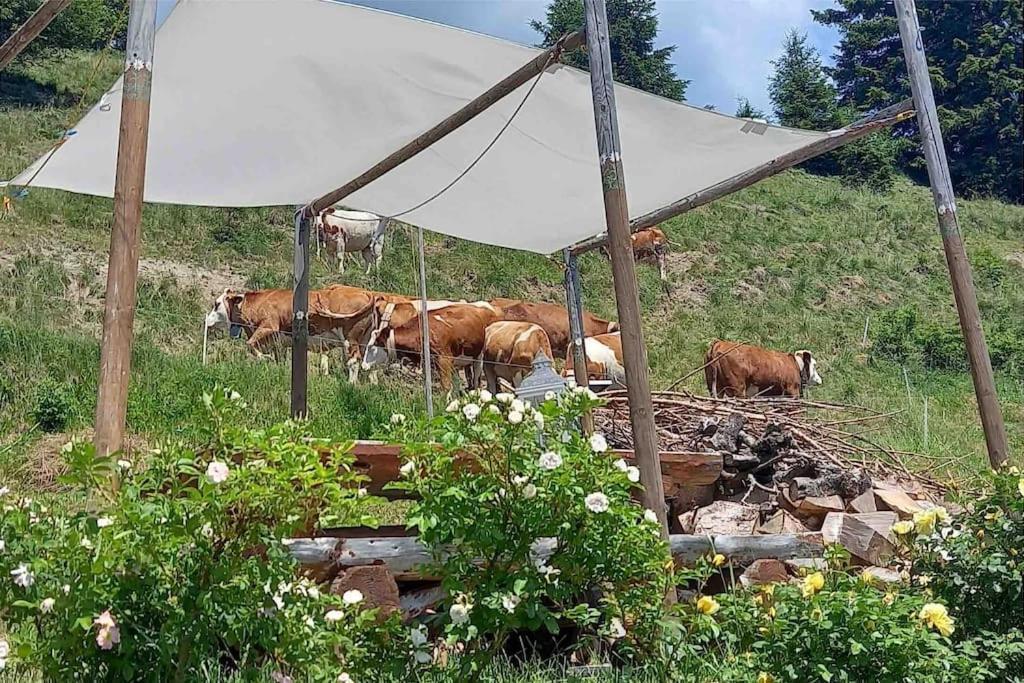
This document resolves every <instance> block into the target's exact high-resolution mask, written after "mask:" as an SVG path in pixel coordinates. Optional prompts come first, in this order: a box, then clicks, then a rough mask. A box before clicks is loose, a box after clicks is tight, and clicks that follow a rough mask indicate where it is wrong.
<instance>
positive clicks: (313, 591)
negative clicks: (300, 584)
mask: <svg viewBox="0 0 1024 683" xmlns="http://www.w3.org/2000/svg"><path fill="white" fill-rule="evenodd" d="M306 597H308V598H309V599H310V600H319V599H320V590H319V589H318V588H317V587H316V586H310V587H309V588H307V589H306Z"/></svg>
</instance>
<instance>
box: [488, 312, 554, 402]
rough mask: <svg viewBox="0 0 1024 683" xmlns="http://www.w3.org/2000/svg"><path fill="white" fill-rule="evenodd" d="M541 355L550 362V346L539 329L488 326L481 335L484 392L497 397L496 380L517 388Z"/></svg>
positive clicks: (503, 324) (511, 323) (502, 322)
mask: <svg viewBox="0 0 1024 683" xmlns="http://www.w3.org/2000/svg"><path fill="white" fill-rule="evenodd" d="M538 351H543V352H544V355H545V356H547V357H548V359H550V360H554V358H553V357H552V355H551V342H550V341H548V335H547V333H545V332H544V330H543V329H542V328H541V326H540V325H535V324H533V323H524V322H516V321H512V320H499V321H498V322H496V323H491V324H490V325H488V326H487V330H486V333H485V335H484V378H485V379H486V380H487V389H488V390H489V391H491V392H494V393H496V392H497V391H498V390H499V387H498V380H505V381H506V382H508V383H509V384H511V385H512V386H513V387H518V386H519V383H520V382H521V381H522V380H523V377H524V376H525V375H528V374H529V373H530V371H531V370H532V369H533V359H534V358H535V357H536V355H537V352H538Z"/></svg>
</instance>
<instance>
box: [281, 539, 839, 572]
mask: <svg viewBox="0 0 1024 683" xmlns="http://www.w3.org/2000/svg"><path fill="white" fill-rule="evenodd" d="M288 548H289V550H290V551H291V553H292V555H293V556H294V557H295V559H296V560H297V561H298V562H299V564H300V565H303V566H323V565H325V564H331V565H333V566H335V567H337V568H338V569H344V568H347V567H357V566H364V565H375V564H384V565H386V566H387V568H388V570H389V571H390V572H391V575H392V576H393V577H394V578H395V579H396V580H398V581H424V580H437V579H439V578H440V577H438V576H436V572H432V571H430V568H429V565H430V563H431V556H430V553H429V552H428V551H427V549H426V548H425V547H424V546H423V545H421V544H420V542H419V539H417V538H415V537H409V538H354V539H340V540H339V539H336V538H299V539H292V540H290V541H289V542H288ZM669 548H670V550H671V552H672V556H673V558H674V559H675V561H676V563H677V564H679V565H681V566H682V565H692V564H693V563H694V562H695V561H696V560H697V559H698V558H700V557H703V556H707V555H709V554H712V553H722V554H723V555H725V556H726V557H727V558H729V560H730V561H732V562H734V563H736V564H741V565H746V564H749V563H751V562H753V561H754V560H760V559H765V558H775V559H780V560H788V559H791V558H794V557H821V556H822V553H823V552H824V545H823V543H822V539H821V534H817V533H806V534H757V535H718V536H692V535H686V534H672V535H671V536H670V537H669ZM533 550H534V557H535V559H546V558H547V557H550V555H551V553H552V552H554V541H553V539H541V540H539V541H537V542H536V543H535V544H534V546H533Z"/></svg>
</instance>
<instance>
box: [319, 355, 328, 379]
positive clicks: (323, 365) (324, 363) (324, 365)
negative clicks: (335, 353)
mask: <svg viewBox="0 0 1024 683" xmlns="http://www.w3.org/2000/svg"><path fill="white" fill-rule="evenodd" d="M327 353H328V352H327V351H321V352H320V374H321V375H323V376H324V377H326V376H327V375H329V374H331V361H330V358H328V356H327Z"/></svg>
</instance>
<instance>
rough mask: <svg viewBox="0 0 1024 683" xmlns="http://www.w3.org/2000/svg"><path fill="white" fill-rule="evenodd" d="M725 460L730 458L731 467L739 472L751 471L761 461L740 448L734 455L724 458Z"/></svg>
mask: <svg viewBox="0 0 1024 683" xmlns="http://www.w3.org/2000/svg"><path fill="white" fill-rule="evenodd" d="M726 458H731V459H732V465H733V467H735V468H736V469H738V470H739V471H741V472H746V471H747V470H752V469H754V468H755V467H757V466H758V465H760V464H761V459H760V458H759V457H757V456H756V455H754V454H753V453H751V452H750V450H749V449H746V448H741V449H740V450H739V451H737V452H736V453H735V454H733V455H731V456H726Z"/></svg>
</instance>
